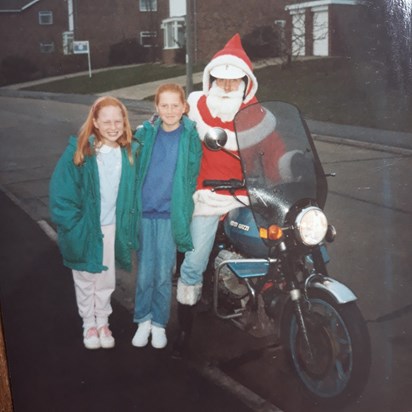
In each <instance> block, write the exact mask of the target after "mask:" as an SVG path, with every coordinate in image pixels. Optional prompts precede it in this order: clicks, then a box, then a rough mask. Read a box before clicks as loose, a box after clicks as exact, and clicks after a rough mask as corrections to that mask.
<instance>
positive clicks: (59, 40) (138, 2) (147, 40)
mask: <svg viewBox="0 0 412 412" xmlns="http://www.w3.org/2000/svg"><path fill="white" fill-rule="evenodd" d="M168 14H169V4H168V0H98V1H95V0H82V1H79V0H0V63H3V61H4V59H6V58H10V57H12V58H20V59H24V60H23V63H22V64H24V63H26V64H31V65H32V66H34V67H35V68H36V71H33V72H32V73H31V77H33V78H38V77H46V76H51V75H60V74H65V73H70V72H75V71H79V70H87V67H88V62H87V57H86V56H84V55H78V54H73V53H72V44H73V43H72V42H73V41H78V40H82V41H89V45H90V56H91V65H92V67H93V68H99V67H106V66H110V65H115V64H116V61H113V56H116V55H117V58H118V59H119V60H121V58H122V57H124V56H125V54H127V53H128V52H129V50H130V49H133V50H135V52H136V53H141V54H144V55H145V56H140V57H141V60H158V59H159V57H160V55H161V49H162V46H163V43H162V39H163V36H162V31H161V28H160V25H161V21H162V19H164V18H165V17H167V16H168ZM116 48H117V50H118V53H117V54H116ZM129 54H130V53H129ZM138 58H139V56H137V59H138ZM120 64H122V62H121V61H120ZM19 69H21V67H19ZM0 80H1V79H0Z"/></svg>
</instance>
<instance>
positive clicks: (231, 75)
mask: <svg viewBox="0 0 412 412" xmlns="http://www.w3.org/2000/svg"><path fill="white" fill-rule="evenodd" d="M257 88H258V83H257V80H256V77H255V75H254V74H253V67H252V63H251V61H250V59H249V57H248V56H247V54H246V52H245V51H244V49H243V47H242V44H241V41H240V36H239V34H236V35H235V36H233V38H232V39H230V40H229V42H228V43H227V44H226V45H225V47H224V48H223V49H222V50H220V51H219V52H217V53H216V54H215V55H214V56H213V58H212V60H211V61H210V62H209V64H208V65H207V66H206V67H205V69H204V72H203V90H202V91H199V92H193V93H191V94H190V95H189V97H188V102H189V105H190V112H189V117H190V119H192V120H194V121H196V124H197V130H198V132H199V136H200V139H201V140H202V141H203V139H204V136H205V134H206V133H207V131H208V130H209V129H210V128H213V127H220V128H222V129H224V130H225V131H226V133H227V136H228V141H227V144H226V145H225V149H227V150H230V151H233V152H234V153H235V154H236V153H237V143H236V136H235V131H234V123H233V119H234V117H235V115H236V113H237V112H238V111H239V110H240V109H242V108H243V107H245V106H246V105H250V104H253V103H256V98H255V93H256V91H257ZM208 179H212V180H216V179H222V180H226V179H239V180H242V170H241V164H240V162H239V160H238V159H236V157H234V156H228V154H227V153H225V152H223V151H212V150H209V149H208V148H207V147H206V146H205V145H204V144H203V157H202V162H201V166H200V173H199V177H198V181H197V190H196V192H195V194H194V201H195V209H194V214H193V220H192V224H191V234H192V240H193V244H194V249H193V250H192V251H190V252H187V253H186V254H185V258H184V261H183V263H182V265H181V268H180V277H179V279H178V284H177V301H178V320H179V327H180V331H179V335H178V339H177V341H176V342H175V345H174V351H173V353H174V354H175V355H176V356H181V355H182V353H183V352H184V351H185V350H186V349H187V347H188V342H189V336H190V333H191V329H192V323H193V315H194V308H195V305H196V303H197V302H198V301H199V299H200V296H201V291H202V284H203V272H204V271H205V269H206V267H207V263H208V260H209V255H210V253H211V250H212V247H213V242H214V239H215V235H216V231H217V228H218V223H219V219H220V218H221V216H222V215H224V214H226V213H227V212H228V211H230V210H231V209H233V208H237V207H240V206H242V203H243V204H247V203H248V197H247V195H246V191H245V190H243V189H242V190H238V191H237V192H236V197H237V198H238V199H239V200H240V201H241V202H242V203H240V202H239V201H238V200H237V199H236V198H235V197H234V196H233V195H231V194H230V193H228V192H226V193H225V192H224V191H219V193H217V192H215V191H212V190H210V188H208V187H205V186H203V181H204V180H208Z"/></svg>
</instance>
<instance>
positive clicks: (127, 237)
mask: <svg viewBox="0 0 412 412" xmlns="http://www.w3.org/2000/svg"><path fill="white" fill-rule="evenodd" d="M93 140H94V137H90V142H91V143H92V144H93ZM76 144H77V138H76V137H74V136H71V137H70V138H69V144H68V146H67V148H66V150H65V151H64V153H63V155H62V156H61V158H60V159H59V161H58V162H57V165H56V168H55V170H54V172H53V174H52V177H51V180H50V188H49V209H50V215H51V220H52V222H53V223H55V224H56V226H57V234H58V244H59V248H60V251H61V254H62V256H63V263H64V265H65V266H67V267H69V268H71V269H75V270H81V271H87V272H90V273H99V272H101V271H103V270H106V269H107V267H105V266H104V265H103V233H102V230H101V225H100V188H99V172H98V167H97V160H96V156H94V155H93V156H89V157H86V159H85V162H84V163H83V164H82V165H81V166H76V165H75V164H74V163H73V156H74V153H75V151H76ZM137 151H138V143H137V142H136V141H134V142H133V143H132V154H133V157H134V164H133V165H131V164H130V162H129V159H128V156H127V151H126V149H122V174H121V178H120V186H119V191H118V195H117V204H116V239H115V257H116V262H117V263H118V264H119V265H120V266H121V267H122V268H124V269H126V270H131V250H132V249H136V247H137V241H136V232H135V230H134V227H133V226H132V222H133V221H134V220H135V217H134V209H133V206H134V196H135V191H134V189H135V187H136V156H137Z"/></svg>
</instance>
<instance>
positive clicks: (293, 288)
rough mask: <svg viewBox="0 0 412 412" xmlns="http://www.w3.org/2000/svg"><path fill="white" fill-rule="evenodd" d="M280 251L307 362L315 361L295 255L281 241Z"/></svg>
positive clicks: (304, 297) (304, 298)
mask: <svg viewBox="0 0 412 412" xmlns="http://www.w3.org/2000/svg"><path fill="white" fill-rule="evenodd" d="M279 251H280V256H281V264H282V269H283V272H284V274H285V277H286V279H287V284H288V286H287V287H288V289H289V295H290V299H291V301H292V302H293V306H294V311H295V315H296V319H297V322H298V324H299V328H300V331H301V334H302V339H303V344H304V346H305V348H306V351H305V353H306V355H307V359H306V362H309V363H311V362H314V356H313V352H312V347H311V345H310V341H309V336H308V328H307V326H306V322H305V318H304V316H303V305H304V304H305V302H306V296H305V294H304V293H302V289H301V288H300V287H299V281H298V279H297V276H296V270H297V268H296V260H295V259H294V257H293V256H291V254H290V253H288V250H287V246H286V244H285V242H282V243H280V245H279Z"/></svg>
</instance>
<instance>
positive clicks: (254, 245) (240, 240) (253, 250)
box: [224, 207, 268, 259]
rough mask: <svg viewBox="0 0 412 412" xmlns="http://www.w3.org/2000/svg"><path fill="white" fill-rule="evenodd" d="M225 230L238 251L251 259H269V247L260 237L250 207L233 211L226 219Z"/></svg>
mask: <svg viewBox="0 0 412 412" xmlns="http://www.w3.org/2000/svg"><path fill="white" fill-rule="evenodd" d="M224 230H225V233H226V236H227V237H228V238H229V239H230V241H231V242H232V244H233V245H234V246H235V248H236V250H237V251H238V252H239V253H241V254H242V255H244V256H245V257H250V258H263V259H264V258H267V256H268V247H267V245H266V244H265V242H264V241H263V240H262V239H261V238H260V236H259V230H258V228H257V226H256V222H255V219H254V218H253V213H252V211H251V210H250V209H249V208H248V207H240V208H238V209H233V210H231V211H230V212H229V213H228V215H227V216H226V218H225V221H224Z"/></svg>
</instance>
